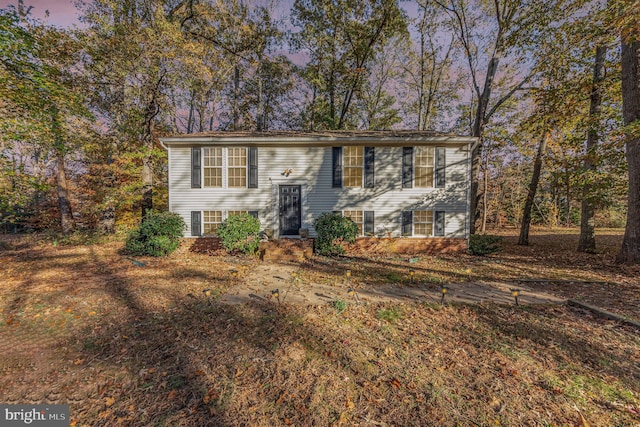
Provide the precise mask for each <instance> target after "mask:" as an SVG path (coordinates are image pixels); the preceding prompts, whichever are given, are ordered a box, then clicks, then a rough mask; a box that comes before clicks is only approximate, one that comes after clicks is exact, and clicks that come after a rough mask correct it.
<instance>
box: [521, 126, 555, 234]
mask: <svg viewBox="0 0 640 427" xmlns="http://www.w3.org/2000/svg"><path fill="white" fill-rule="evenodd" d="M548 137H549V134H548V132H546V131H545V132H544V134H543V135H542V137H541V138H540V143H539V144H538V152H537V153H536V158H535V161H534V162H533V175H532V176H531V182H530V183H529V192H528V193H527V199H526V200H525V203H524V209H523V211H522V225H521V226H520V237H519V238H518V244H519V245H528V244H529V228H530V226H531V210H532V208H533V202H534V200H535V197H536V192H537V191H538V183H539V182H540V173H541V171H542V162H543V160H544V155H545V152H546V151H547V139H548Z"/></svg>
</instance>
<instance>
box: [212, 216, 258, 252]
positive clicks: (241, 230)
mask: <svg viewBox="0 0 640 427" xmlns="http://www.w3.org/2000/svg"><path fill="white" fill-rule="evenodd" d="M217 233H218V237H220V239H222V246H224V248H225V249H226V250H227V251H229V252H232V251H234V250H237V251H240V252H243V253H245V254H253V253H255V252H256V251H257V250H258V246H259V244H260V235H259V234H260V221H259V220H258V218H254V217H253V216H251V215H249V214H246V213H243V214H239V215H231V216H230V217H229V218H227V219H225V220H224V221H223V222H222V224H220V226H219V227H218V231H217Z"/></svg>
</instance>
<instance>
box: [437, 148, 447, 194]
mask: <svg viewBox="0 0 640 427" xmlns="http://www.w3.org/2000/svg"><path fill="white" fill-rule="evenodd" d="M445 153H446V148H445V147H436V187H438V188H444V186H445V181H446V178H445V177H446V170H447V169H446V167H447V159H446V155H445Z"/></svg>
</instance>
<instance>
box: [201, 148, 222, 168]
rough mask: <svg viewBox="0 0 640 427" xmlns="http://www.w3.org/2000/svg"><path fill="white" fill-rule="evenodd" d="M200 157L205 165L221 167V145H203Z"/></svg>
mask: <svg viewBox="0 0 640 427" xmlns="http://www.w3.org/2000/svg"><path fill="white" fill-rule="evenodd" d="M202 157H203V159H204V162H203V164H204V166H205V167H222V148H221V147H204V148H203V149H202Z"/></svg>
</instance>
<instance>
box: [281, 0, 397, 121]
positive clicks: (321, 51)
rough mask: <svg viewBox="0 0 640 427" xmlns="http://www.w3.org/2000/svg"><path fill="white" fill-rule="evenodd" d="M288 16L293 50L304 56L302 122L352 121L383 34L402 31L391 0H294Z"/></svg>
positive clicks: (386, 36)
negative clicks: (307, 90) (307, 95)
mask: <svg viewBox="0 0 640 427" xmlns="http://www.w3.org/2000/svg"><path fill="white" fill-rule="evenodd" d="M292 19H293V24H294V26H295V27H297V28H299V29H300V30H299V31H298V32H297V33H295V34H294V38H293V40H294V46H295V47H296V50H297V51H299V52H302V53H304V54H306V55H308V56H309V61H308V63H307V65H306V66H305V68H304V70H303V76H304V78H305V79H306V80H307V82H308V83H309V85H310V86H311V90H312V92H313V97H312V99H311V105H309V106H308V107H307V110H308V113H307V114H308V120H307V122H308V124H307V126H308V127H311V128H317V129H322V128H327V129H345V128H352V127H354V126H355V123H354V122H355V119H354V116H353V114H354V112H353V105H354V100H355V98H356V97H357V94H358V92H359V91H360V90H361V89H362V87H363V85H364V84H365V82H366V78H367V67H369V66H370V64H371V61H372V60H373V59H374V57H375V54H376V52H377V51H378V50H379V49H380V48H381V46H382V45H383V43H384V40H385V39H389V38H392V37H394V36H396V35H398V34H400V33H401V32H403V31H405V30H406V20H405V17H404V14H403V13H402V11H401V10H400V8H399V6H398V1H397V0H372V1H370V2H362V1H358V0H296V1H295V2H294V5H293V11H292Z"/></svg>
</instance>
